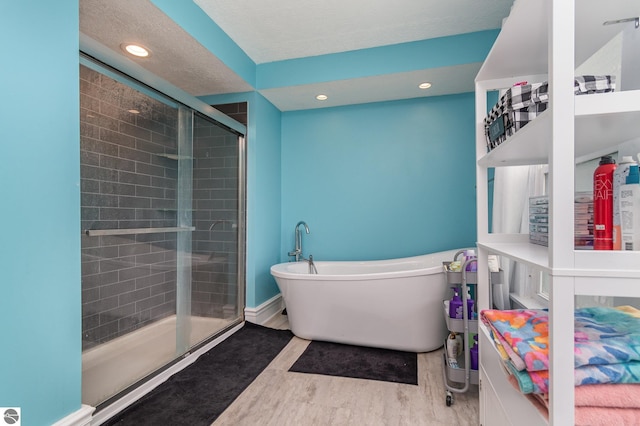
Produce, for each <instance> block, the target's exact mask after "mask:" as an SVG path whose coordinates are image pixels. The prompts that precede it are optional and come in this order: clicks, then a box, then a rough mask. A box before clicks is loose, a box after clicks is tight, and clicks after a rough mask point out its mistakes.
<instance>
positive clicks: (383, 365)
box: [289, 340, 418, 385]
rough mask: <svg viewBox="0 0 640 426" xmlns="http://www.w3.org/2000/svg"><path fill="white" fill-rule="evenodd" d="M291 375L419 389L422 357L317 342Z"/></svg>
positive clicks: (293, 368) (308, 349)
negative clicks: (357, 380)
mask: <svg viewBox="0 0 640 426" xmlns="http://www.w3.org/2000/svg"><path fill="white" fill-rule="evenodd" d="M289 371H293V372H297V373H313V374H324V375H327V376H341V377H351V378H356V379H368V380H381V381H386V382H394V383H406V384H409V385H417V384H418V356H417V354H416V353H415V352H402V351H394V350H390V349H379V348H367V347H364V346H352V345H343V344H339V343H329V342H319V341H315V340H314V341H312V342H311V343H310V344H309V346H307V349H306V350H305V351H304V353H303V354H302V355H300V358H298V360H297V361H296V362H295V363H294V364H293V365H292V366H291V368H290V369H289Z"/></svg>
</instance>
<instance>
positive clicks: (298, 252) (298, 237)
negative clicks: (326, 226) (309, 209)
mask: <svg viewBox="0 0 640 426" xmlns="http://www.w3.org/2000/svg"><path fill="white" fill-rule="evenodd" d="M300 226H304V230H305V231H306V233H307V234H309V233H310V232H309V226H307V224H306V223H305V222H304V221H302V220H301V221H300V222H298V223H297V224H296V227H295V248H294V249H293V251H290V252H289V256H295V258H296V262H298V261H299V260H300V258H301V257H302V234H301V233H300Z"/></svg>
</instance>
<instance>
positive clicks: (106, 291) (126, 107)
mask: <svg viewBox="0 0 640 426" xmlns="http://www.w3.org/2000/svg"><path fill="white" fill-rule="evenodd" d="M80 93H81V99H80V109H81V120H80V121H81V140H80V149H81V152H80V167H81V206H82V214H81V220H82V222H81V227H82V230H86V229H126V228H154V227H170V226H176V210H175V209H176V185H177V162H176V161H175V160H172V159H170V158H167V157H164V156H162V154H177V143H176V135H177V131H176V126H177V116H178V112H177V109H175V108H172V107H170V106H168V105H166V104H164V103H162V102H160V101H158V100H156V99H153V98H150V97H148V96H147V95H145V94H142V93H140V92H138V91H136V90H134V89H133V88H131V87H129V86H127V85H125V84H122V83H120V82H117V81H115V80H113V79H111V78H109V77H107V76H105V75H102V74H100V73H98V72H96V71H94V70H91V69H89V68H87V67H84V66H81V70H80ZM175 251H176V235H175V234H174V233H155V234H138V235H124V236H97V237H89V236H86V235H84V234H83V236H82V319H83V321H82V330H83V349H86V348H88V347H91V346H93V345H96V344H99V343H104V342H106V341H108V340H111V339H113V338H116V337H119V336H122V335H124V334H127V333H128V332H130V331H132V330H135V329H137V328H140V327H142V326H144V325H147V324H150V323H152V322H154V321H157V320H159V319H162V318H165V317H167V316H169V315H173V314H174V313H175V303H176V253H175Z"/></svg>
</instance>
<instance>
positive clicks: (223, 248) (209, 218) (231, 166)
mask: <svg viewBox="0 0 640 426" xmlns="http://www.w3.org/2000/svg"><path fill="white" fill-rule="evenodd" d="M237 145H238V139H237V136H235V135H232V134H229V132H227V131H225V130H223V129H221V128H220V127H218V126H216V125H214V124H213V123H211V122H210V121H208V120H206V119H204V118H202V117H199V116H196V119H195V121H194V144H193V155H194V164H193V211H194V213H193V218H192V219H193V225H194V226H195V227H196V231H195V232H194V233H193V258H194V259H195V261H194V263H193V268H192V271H193V272H192V284H193V285H192V293H191V297H192V302H191V311H192V313H193V314H194V315H201V316H213V317H217V318H225V317H235V316H237V314H238V312H237V298H236V297H237V257H238V247H237V235H238V234H237V231H238V229H237V225H238V223H237V219H238V179H237V176H238V149H237Z"/></svg>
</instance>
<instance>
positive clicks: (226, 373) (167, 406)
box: [106, 322, 293, 426]
mask: <svg viewBox="0 0 640 426" xmlns="http://www.w3.org/2000/svg"><path fill="white" fill-rule="evenodd" d="M292 337H293V334H292V333H291V331H289V330H275V329H272V328H267V327H262V326H259V325H255V324H252V323H249V322H247V323H245V325H244V327H242V329H240V330H239V331H237V332H236V333H234V334H233V335H232V336H230V337H228V338H227V339H226V340H225V341H223V342H222V343H220V344H218V345H217V346H216V347H214V348H212V349H211V350H209V351H208V352H206V353H205V354H203V355H202V356H200V358H198V359H197V360H196V361H195V362H194V363H193V364H191V365H190V366H188V367H186V368H185V369H184V370H182V371H180V372H179V373H177V374H175V375H173V376H172V377H170V378H169V380H167V381H166V382H164V383H163V384H161V385H160V386H158V387H157V388H155V389H154V390H153V391H151V392H150V393H148V394H147V395H145V396H144V397H142V398H141V399H140V400H139V401H137V402H136V403H134V404H133V405H132V406H130V407H129V408H127V409H126V410H124V411H123V412H121V413H120V414H118V415H117V416H115V417H113V418H112V419H110V420H109V421H108V422H107V423H106V424H107V425H136V426H138V425H154V426H157V425H189V426H197V425H203V426H205V425H206V426H209V425H210V424H211V423H213V421H214V420H215V419H217V418H218V416H220V414H222V412H223V411H224V410H225V409H226V408H227V407H228V406H229V405H230V404H231V403H232V402H233V401H234V400H235V399H236V398H237V397H238V396H239V395H240V394H241V393H242V391H243V390H244V389H245V388H246V387H247V386H249V384H250V383H251V382H253V380H255V378H256V377H257V376H258V375H259V374H260V373H261V372H262V370H264V369H265V367H266V366H267V365H268V364H269V363H270V362H271V361H272V360H273V359H274V358H275V357H276V355H278V354H279V353H280V351H281V350H282V349H283V348H284V347H285V346H286V345H287V343H289V340H291V338H292ZM150 350H151V349H150Z"/></svg>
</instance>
